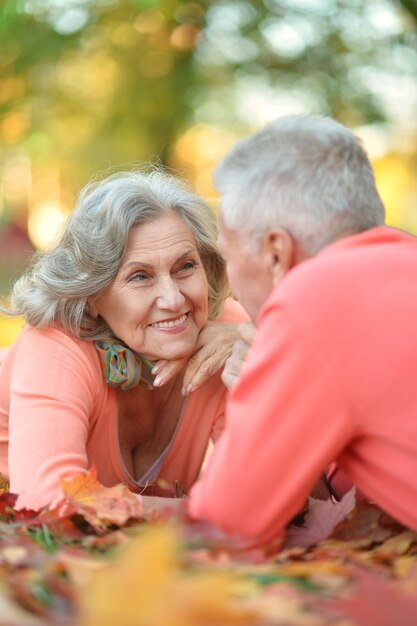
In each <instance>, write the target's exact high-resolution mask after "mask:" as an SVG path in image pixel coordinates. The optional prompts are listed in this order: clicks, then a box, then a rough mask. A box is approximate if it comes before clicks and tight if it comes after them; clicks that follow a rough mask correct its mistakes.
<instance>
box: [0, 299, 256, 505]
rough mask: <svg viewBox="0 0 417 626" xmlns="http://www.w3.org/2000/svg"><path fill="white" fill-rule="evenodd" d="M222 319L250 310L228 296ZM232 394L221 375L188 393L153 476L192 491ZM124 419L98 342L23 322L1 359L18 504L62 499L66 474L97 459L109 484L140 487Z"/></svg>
mask: <svg viewBox="0 0 417 626" xmlns="http://www.w3.org/2000/svg"><path fill="white" fill-rule="evenodd" d="M220 319H221V320H222V321H227V322H241V321H246V320H247V316H246V314H245V313H244V312H243V310H242V308H241V307H240V305H238V304H237V303H236V302H234V301H232V300H229V301H228V302H227V303H226V305H225V308H224V312H223V314H222V316H221V318H220ZM150 393H152V392H150ZM225 397H226V389H225V387H224V386H223V384H222V382H221V380H220V375H216V376H213V377H212V378H211V379H210V380H208V381H207V382H206V383H205V384H204V385H202V387H201V388H200V389H198V390H197V391H195V392H194V393H192V394H191V395H190V396H189V398H187V400H186V403H185V406H184V409H183V412H182V415H181V418H180V422H179V424H178V426H177V429H176V432H175V434H174V436H173V438H172V441H171V443H170V445H169V448H168V449H167V451H166V454H165V455H164V456H163V459H162V464H161V465H160V467H158V468H157V475H156V476H155V477H154V480H159V479H163V480H164V481H165V482H166V483H168V484H169V485H173V484H174V482H177V483H178V486H179V488H183V489H184V491H185V492H188V490H189V489H190V487H191V485H192V484H193V483H194V482H195V480H196V479H197V477H198V475H199V472H200V469H201V465H202V462H203V460H204V456H205V452H206V449H207V445H208V442H209V440H210V438H212V439H213V440H215V439H217V437H218V436H219V434H220V432H221V431H222V429H223V418H224V409H225ZM117 420H118V417H117V404H116V392H115V389H112V388H110V387H108V386H107V385H106V384H105V382H104V379H103V373H102V365H101V360H100V357H99V355H98V353H97V350H96V349H95V347H94V345H93V344H92V343H90V342H87V341H81V340H79V339H75V338H74V337H72V336H70V335H68V334H66V333H65V332H62V331H61V330H58V329H54V328H46V329H41V330H39V329H34V328H32V327H30V326H26V327H24V329H23V330H22V332H21V334H20V335H19V337H18V338H17V340H16V341H15V343H14V344H13V345H12V346H11V348H10V349H9V350H8V353H7V354H6V356H3V362H2V364H0V471H1V473H2V474H3V475H4V476H5V477H8V478H9V480H10V490H11V491H12V492H13V493H17V494H19V499H18V502H17V505H18V507H27V508H33V509H38V508H41V507H42V506H44V505H46V504H55V503H56V502H57V501H58V500H59V499H60V497H61V492H60V487H59V479H60V476H61V475H67V476H69V475H73V474H76V473H79V472H82V471H85V470H87V469H88V468H89V467H91V466H92V465H95V467H96V469H97V477H98V480H99V481H100V482H101V483H102V484H103V485H107V486H111V485H114V484H116V483H118V482H125V483H126V484H127V485H128V486H129V488H130V489H131V490H132V491H133V492H136V493H139V492H141V491H142V487H141V485H140V484H139V482H138V481H136V480H134V478H133V477H132V476H130V475H129V473H128V472H127V470H126V468H125V466H124V464H123V461H122V458H121V453H120V448H119V441H118V434H117V433H118V421H117ZM155 493H158V489H157V488H156V491H155Z"/></svg>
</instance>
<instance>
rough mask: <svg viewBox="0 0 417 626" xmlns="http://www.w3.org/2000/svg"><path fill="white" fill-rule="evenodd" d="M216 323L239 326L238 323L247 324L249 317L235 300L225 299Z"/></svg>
mask: <svg viewBox="0 0 417 626" xmlns="http://www.w3.org/2000/svg"><path fill="white" fill-rule="evenodd" d="M217 321H219V322H230V323H235V324H239V323H240V322H249V321H250V317H249V315H248V314H247V312H246V311H245V309H244V308H243V306H242V305H241V304H239V302H238V301H237V300H235V299H234V298H227V299H226V301H225V303H224V305H223V309H222V312H221V313H220V315H219V317H218V318H217Z"/></svg>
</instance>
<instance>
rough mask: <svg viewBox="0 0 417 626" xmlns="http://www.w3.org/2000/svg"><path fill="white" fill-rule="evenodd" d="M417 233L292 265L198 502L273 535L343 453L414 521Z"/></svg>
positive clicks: (350, 245) (270, 304) (201, 514)
mask: <svg viewBox="0 0 417 626" xmlns="http://www.w3.org/2000/svg"><path fill="white" fill-rule="evenodd" d="M416 372H417V239H416V238H415V237H412V236H411V235H408V234H406V233H404V232H401V231H399V230H395V229H392V228H388V227H378V228H373V229H370V230H368V231H366V232H364V233H362V234H359V235H356V236H352V237H348V238H345V239H342V240H340V241H338V242H336V243H334V244H332V245H330V246H328V247H326V248H325V249H324V250H323V251H322V252H320V253H319V254H318V255H317V256H315V257H313V258H312V259H310V260H308V261H305V262H303V263H301V264H300V265H298V266H296V267H295V268H294V269H292V270H291V271H290V272H289V273H288V274H287V275H286V276H285V277H284V278H283V280H282V282H281V283H280V284H279V285H277V286H276V287H275V289H274V290H273V292H272V293H271V295H270V297H269V299H268V300H267V302H266V303H265V305H264V307H263V310H262V311H261V314H260V317H259V320H258V328H257V335H256V339H255V342H254V344H253V346H252V348H251V350H250V352H249V355H248V359H247V361H246V362H245V364H244V367H243V370H242V375H241V378H240V380H239V382H238V383H237V385H236V386H235V387H234V389H233V390H232V392H231V394H230V398H229V402H228V406H227V411H226V428H225V431H224V433H223V435H222V437H221V439H220V441H219V442H218V444H217V445H216V446H215V449H214V452H213V454H212V456H211V458H210V459H209V462H208V465H207V468H206V469H205V471H204V472H203V475H202V478H201V479H200V480H199V481H198V482H197V483H196V484H195V485H194V487H193V488H192V489H191V492H190V499H189V509H190V512H191V514H192V515H193V516H194V517H196V518H204V519H206V520H209V521H210V522H212V523H213V524H215V525H217V526H219V527H221V528H222V529H224V530H226V531H227V532H229V533H237V534H240V535H244V536H247V537H250V538H254V539H256V540H261V541H263V540H266V541H269V540H270V539H272V538H274V537H276V536H277V535H279V534H280V533H281V532H282V529H283V528H284V526H285V524H286V523H287V522H288V521H289V520H290V519H291V517H292V516H293V515H295V514H296V513H297V511H298V510H299V509H300V508H301V507H302V505H303V503H304V501H305V499H306V497H307V496H308V494H309V491H310V489H311V487H312V486H313V484H314V482H315V481H316V479H317V478H318V476H319V474H320V472H321V471H323V469H324V468H325V467H326V466H327V465H328V464H329V463H330V462H331V461H333V460H336V461H337V463H338V466H339V467H340V468H341V470H343V471H344V472H345V475H346V476H347V478H348V479H349V480H350V481H351V482H353V483H354V484H356V485H357V486H358V488H359V489H360V490H361V491H362V493H363V494H364V495H365V496H366V497H367V498H369V499H370V500H372V501H374V502H375V503H376V504H377V505H379V506H380V507H381V508H382V509H384V510H385V511H386V512H387V513H389V514H391V515H392V516H393V517H395V518H396V519H398V520H399V521H400V522H402V523H403V524H404V525H406V526H409V527H411V528H413V529H414V530H417V385H416Z"/></svg>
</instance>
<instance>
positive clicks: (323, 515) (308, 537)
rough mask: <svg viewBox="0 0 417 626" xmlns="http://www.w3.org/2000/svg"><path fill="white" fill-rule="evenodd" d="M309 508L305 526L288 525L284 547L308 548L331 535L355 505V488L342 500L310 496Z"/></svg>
mask: <svg viewBox="0 0 417 626" xmlns="http://www.w3.org/2000/svg"><path fill="white" fill-rule="evenodd" d="M308 501H309V508H308V512H307V514H306V516H305V520H304V524H303V526H288V528H287V530H286V533H285V540H284V544H283V549H284V550H285V549H288V548H294V547H304V548H308V547H310V546H312V545H315V544H316V543H319V542H320V541H322V540H323V539H326V538H327V537H329V536H330V535H331V533H332V532H333V530H334V529H335V528H336V526H337V525H338V524H339V523H340V522H341V521H342V520H344V519H345V518H346V517H347V515H348V514H349V513H350V512H351V511H352V510H353V509H354V507H355V501H356V498H355V488H354V487H353V488H352V489H351V490H350V491H348V493H346V494H345V495H344V496H343V498H342V499H341V500H340V502H333V500H331V499H330V498H329V499H328V500H316V499H314V498H309V499H308Z"/></svg>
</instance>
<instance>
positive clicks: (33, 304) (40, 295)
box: [8, 170, 227, 339]
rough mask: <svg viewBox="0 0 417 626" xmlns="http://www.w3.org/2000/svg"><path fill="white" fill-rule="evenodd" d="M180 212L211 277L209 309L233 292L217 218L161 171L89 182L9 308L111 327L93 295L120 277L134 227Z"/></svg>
mask: <svg viewBox="0 0 417 626" xmlns="http://www.w3.org/2000/svg"><path fill="white" fill-rule="evenodd" d="M168 212H174V213H176V214H177V215H179V216H180V217H181V218H182V219H183V220H184V222H185V223H186V224H187V225H188V227H189V228H190V229H191V231H192V233H193V235H194V237H195V239H196V244H197V249H198V252H199V254H200V257H201V260H202V263H203V266H204V269H205V272H206V275H207V280H208V283H209V293H208V301H209V316H210V318H214V317H216V316H217V315H218V313H219V312H220V310H221V307H222V304H223V301H224V299H225V297H226V295H227V279H226V271H225V263H224V260H223V257H222V256H221V254H220V252H219V250H218V247H217V243H216V240H217V226H216V218H215V216H214V214H213V212H212V210H211V209H210V208H209V207H208V206H207V205H206V204H205V202H203V200H202V199H201V198H200V197H198V196H197V195H195V194H193V193H191V192H190V191H189V190H188V189H187V188H186V187H185V185H184V184H182V183H180V181H179V180H178V179H176V178H175V177H173V176H171V175H168V174H167V173H165V172H163V171H161V170H154V171H150V172H139V171H133V172H119V173H116V174H112V175H110V176H109V177H107V178H105V179H103V180H101V181H95V182H91V183H89V184H87V185H86V186H85V187H84V189H83V190H82V191H81V193H80V195H79V198H78V201H77V204H76V207H75V209H74V211H73V212H72V213H71V215H70V216H69V218H68V221H67V222H66V225H65V227H64V229H63V232H62V235H61V237H60V239H59V240H58V242H57V243H56V245H55V246H54V247H53V248H51V249H50V250H48V251H46V252H43V253H36V254H35V256H34V258H33V260H32V264H31V266H30V268H29V269H28V271H27V272H26V273H25V274H24V275H23V276H22V277H21V278H20V279H19V280H18V281H17V282H16V284H15V285H14V288H13V290H12V293H11V298H10V308H9V310H8V313H9V314H12V315H21V316H23V317H24V318H25V319H26V321H27V322H28V323H29V324H31V325H32V326H35V327H38V328H40V327H45V326H48V325H50V324H53V323H58V324H60V325H61V326H62V327H63V328H64V329H65V330H67V331H68V332H70V333H72V334H73V335H75V336H78V337H83V338H89V339H94V338H97V337H100V336H103V335H108V334H109V332H110V329H109V328H108V326H107V325H106V323H105V322H104V320H102V319H101V318H100V317H99V318H98V319H93V318H92V317H90V316H89V315H88V312H87V308H88V307H87V302H88V300H91V299H93V298H94V297H95V296H96V295H98V294H99V293H100V291H101V290H102V289H104V288H105V287H107V286H108V285H109V284H110V283H111V281H112V280H113V278H114V277H115V276H116V274H117V272H118V270H119V268H120V265H121V262H122V259H123V256H124V253H125V249H126V244H127V240H128V236H129V233H130V231H131V229H132V227H134V226H136V225H137V224H140V223H143V222H151V221H154V220H157V219H158V218H160V217H161V216H162V215H164V214H166V213H168Z"/></svg>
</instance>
